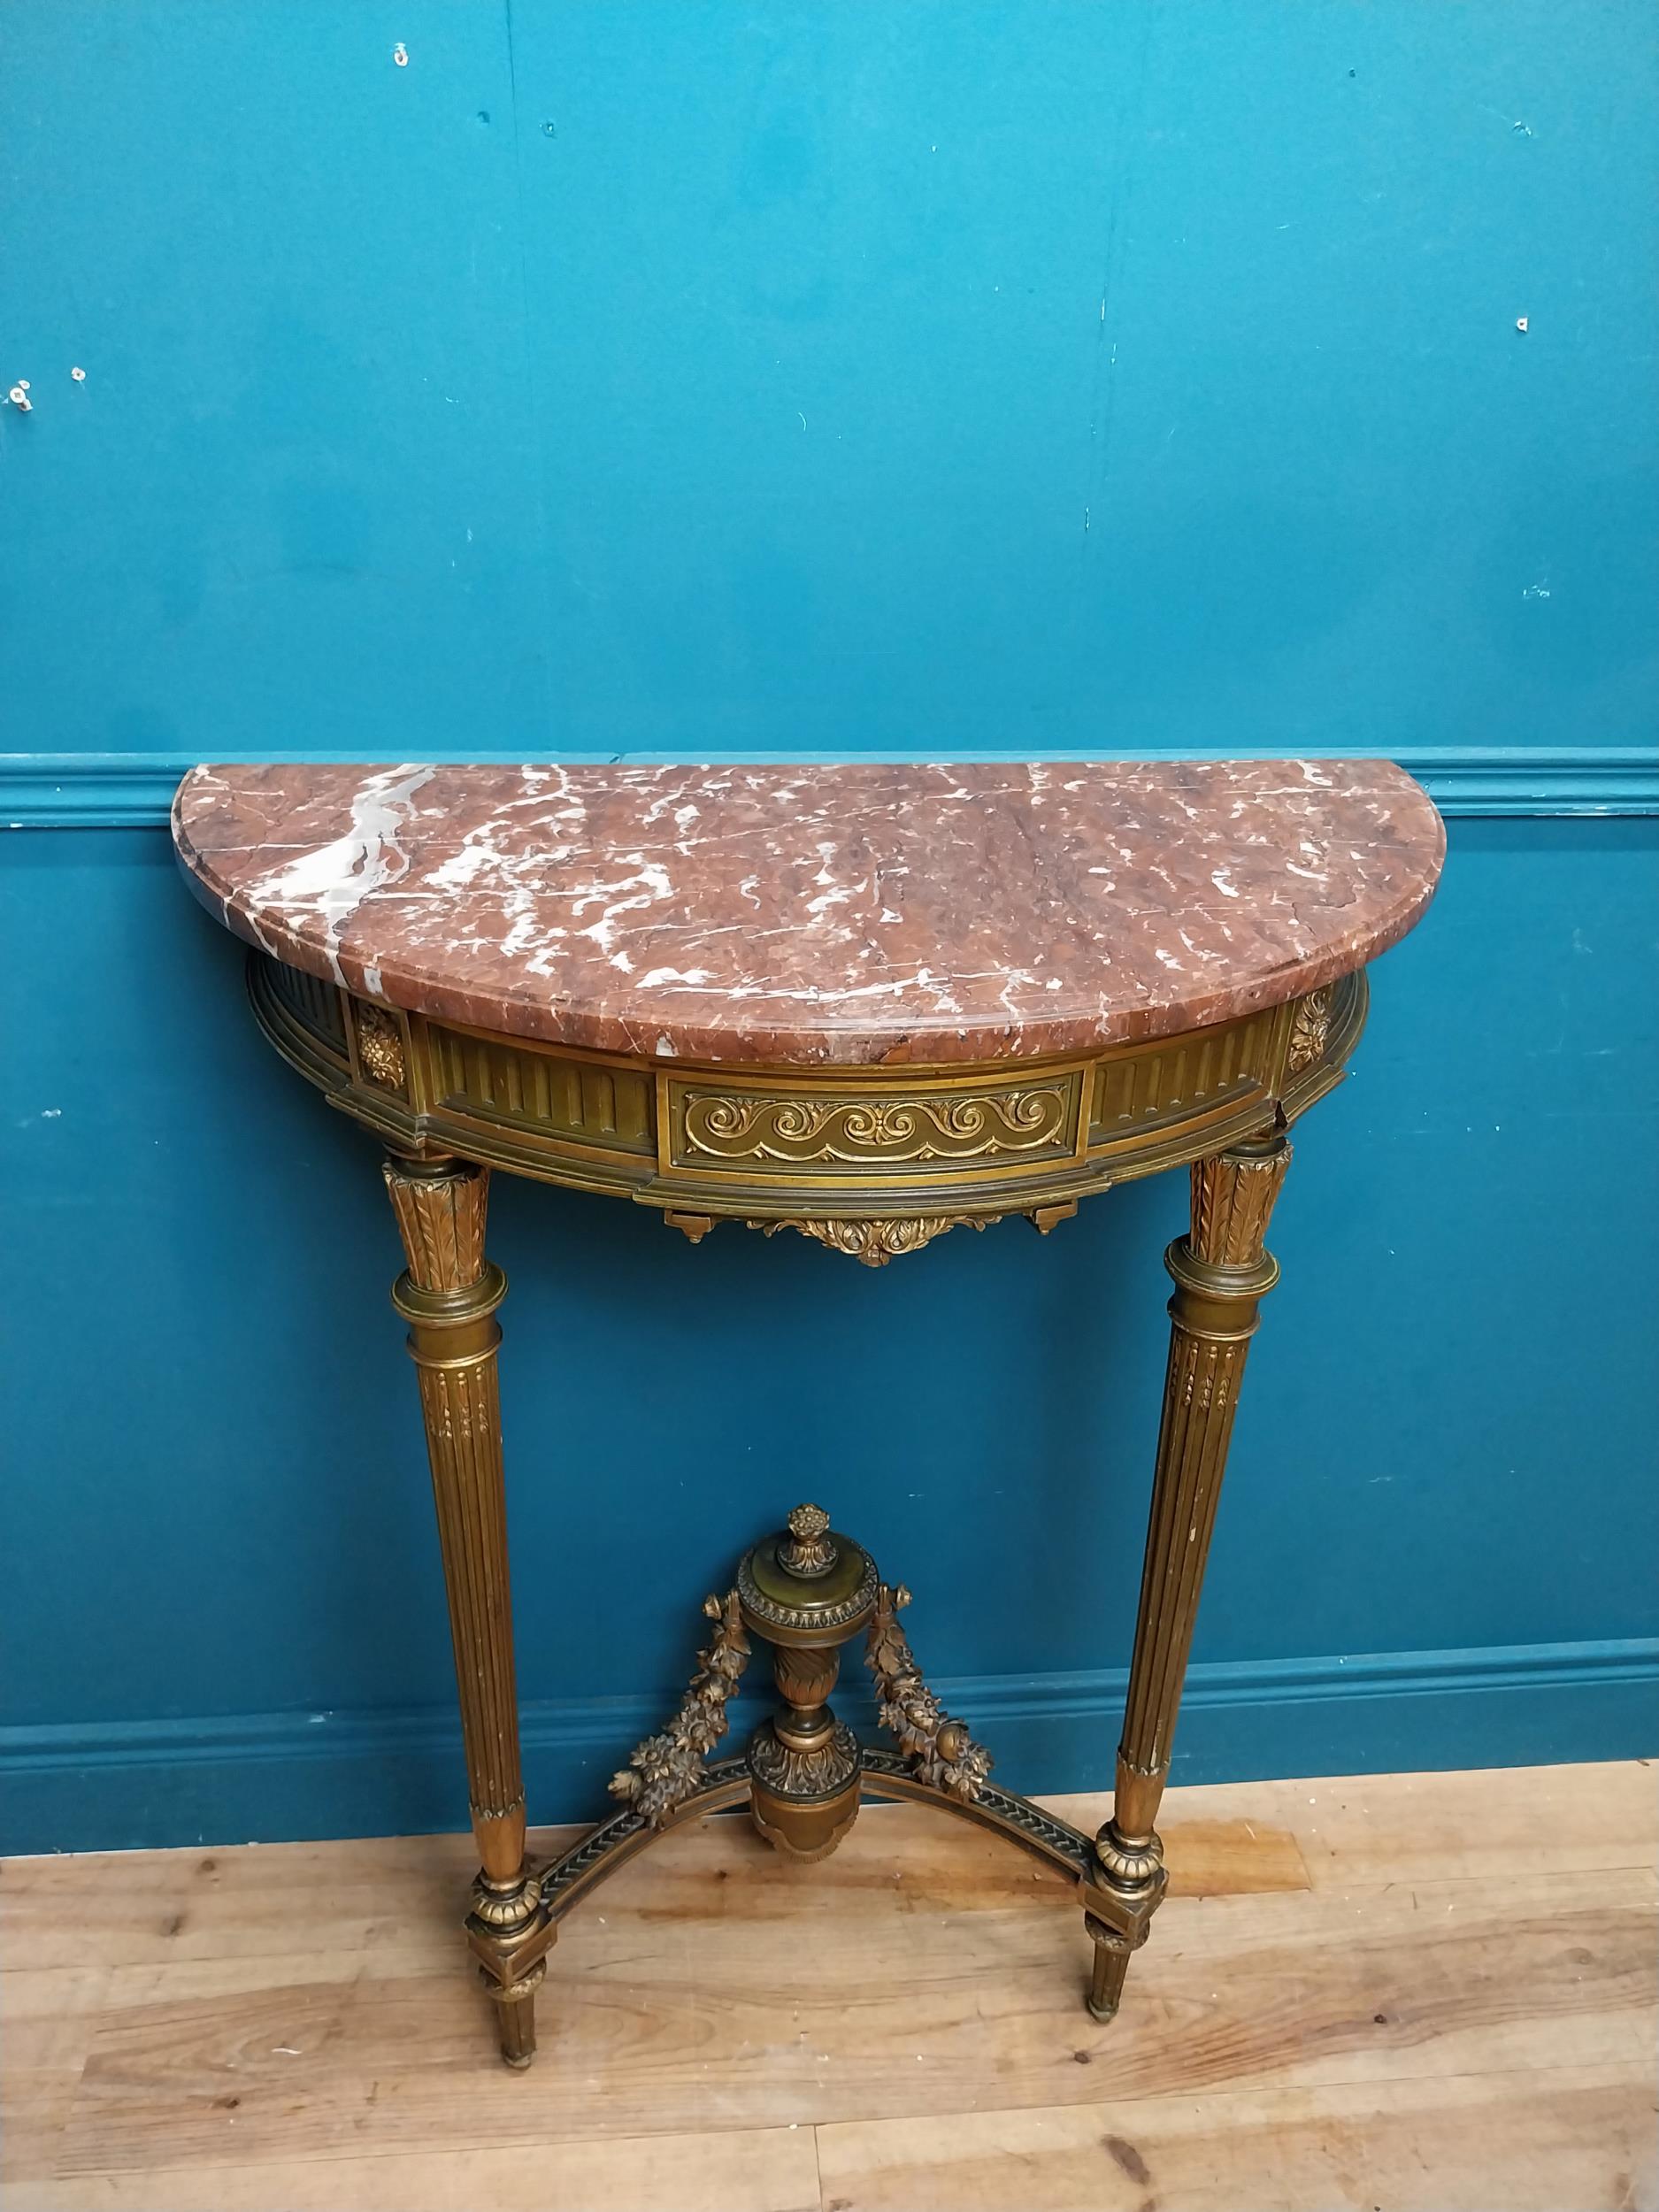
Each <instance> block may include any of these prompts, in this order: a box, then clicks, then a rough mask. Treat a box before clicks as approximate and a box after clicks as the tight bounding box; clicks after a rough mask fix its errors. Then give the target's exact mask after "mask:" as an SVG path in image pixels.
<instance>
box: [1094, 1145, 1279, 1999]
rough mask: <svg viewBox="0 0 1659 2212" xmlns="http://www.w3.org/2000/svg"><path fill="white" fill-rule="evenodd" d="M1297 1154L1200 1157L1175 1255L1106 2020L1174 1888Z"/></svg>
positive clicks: (1101, 1953)
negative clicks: (1276, 1210)
mask: <svg viewBox="0 0 1659 2212" xmlns="http://www.w3.org/2000/svg"><path fill="white" fill-rule="evenodd" d="M1289 1161H1290V1147H1289V1145H1288V1144H1287V1143H1286V1141H1285V1139H1284V1137H1283V1136H1282V1135H1274V1136H1271V1137H1266V1138H1263V1139H1262V1140H1260V1141H1255V1142H1251V1143H1248V1144H1240V1145H1236V1146H1234V1147H1233V1149H1232V1150H1230V1151H1227V1152H1223V1153H1219V1154H1217V1156H1216V1157H1215V1158H1213V1159H1210V1160H1200V1161H1198V1162H1196V1163H1195V1164H1194V1167H1193V1171H1192V1174H1193V1199H1192V1206H1193V1212H1192V1227H1191V1230H1190V1231H1189V1233H1187V1235H1186V1236H1184V1237H1179V1238H1178V1239H1177V1240H1176V1241H1175V1242H1174V1243H1173V1244H1172V1245H1171V1247H1170V1248H1169V1251H1168V1253H1167V1254H1166V1255H1165V1257H1164V1264H1165V1265H1166V1266H1167V1267H1168V1269H1169V1271H1170V1273H1171V1275H1172V1276H1173V1277H1174V1279H1175V1295H1174V1296H1173V1297H1172V1298H1171V1301H1170V1320H1171V1333H1170V1361H1169V1369H1168V1372H1167V1375H1166V1378H1165V1381H1164V1419H1163V1425H1162V1427H1161V1428H1160V1430H1159V1432H1158V1458H1157V1471H1156V1476H1155V1478H1154V1481H1153V1490H1152V1514H1151V1520H1150V1523H1149V1525H1148V1531H1147V1553H1146V1565H1145V1568H1144V1570H1143V1571H1142V1574H1141V1607H1140V1611H1139V1614H1138V1615H1137V1617H1136V1620H1135V1645H1134V1656H1133V1660H1132V1661H1131V1663H1130V1670H1129V1695H1128V1701H1127V1704H1126V1706H1125V1713H1124V1732H1123V1740H1122V1741H1121V1743H1120V1744H1119V1745H1118V1786H1117V1790H1116V1793H1115V1794H1114V1797H1113V1800H1112V1814H1111V1818H1110V1820H1109V1821H1108V1822H1107V1823H1106V1825H1105V1826H1104V1827H1103V1828H1102V1830H1101V1832H1100V1833H1099V1835H1098V1836H1097V1837H1096V1838H1095V1841H1094V1867H1093V1870H1092V1875H1093V1878H1092V1879H1091V1880H1089V1881H1087V1882H1086V1883H1085V1885H1084V1893H1085V1902H1086V1905H1087V1922H1086V1924H1087V1929H1088V1932H1089V1934H1090V1935H1091V1936H1092V1937H1093V1938H1094V1975H1093V1978H1092V1981H1091V1984H1090V1988H1089V1996H1088V2006H1089V2010H1090V2011H1091V2012H1092V2013H1094V2016H1095V2017H1096V2018H1097V2019H1101V2020H1109V2019H1110V2018H1111V2016H1112V2015H1113V2014H1114V2013H1115V2012H1116V2011H1117V2009H1118V2000H1119V1998H1120V1997H1121V1995H1122V1993H1123V1985H1124V1977H1125V1973H1126V1972H1127V1970H1128V1965H1129V1958H1130V1954H1131V1953H1132V1952H1133V1951H1134V1950H1135V1949H1137V1948H1138V1947H1139V1946H1140V1945H1141V1944H1142V1943H1144V1942H1145V1941H1146V1936H1147V1926H1148V1922H1149V1921H1150V1919H1151V1916H1152V1914H1153V1913H1154V1911H1155V1910H1156V1908H1157V1905H1158V1903H1159V1901H1160V1900H1161V1899H1162V1897H1163V1894H1164V1847H1163V1845H1162V1844H1161V1843H1160V1842H1159V1840H1158V1836H1157V1832H1156V1828H1155V1826H1154V1822H1155V1821H1156V1817H1157V1809H1158V1801H1159V1799H1160V1798H1161V1797H1162V1796H1163V1794H1164V1783H1165V1782H1166V1781H1167V1780H1168V1778H1169V1771H1170V1741H1171V1737H1172V1736H1173V1734H1174V1732H1175V1716H1176V1713H1177V1711H1178V1710H1179V1706H1180V1701H1181V1684H1182V1681H1183V1679H1184V1678H1185V1676H1186V1673H1187V1653H1188V1652H1189V1651H1190V1649H1191V1648H1192V1641H1193V1624H1194V1620H1195V1619H1196V1617H1197V1614H1198V1594H1199V1590H1200V1588H1201V1587H1202V1583H1203V1578H1204V1562H1205V1559H1206V1557H1207V1555H1208V1554H1209V1550H1210V1530H1211V1529H1212V1527H1213V1526H1214V1525H1215V1517H1216V1501H1217V1497H1218V1496H1219V1495H1220V1491H1221V1477H1222V1471H1223V1469H1224V1468H1225V1465H1226V1460H1227V1445H1228V1442H1229V1440H1230V1439H1231V1437H1232V1434H1233V1410H1234V1408H1235V1406H1236V1405H1237V1402H1238V1394H1239V1383H1240V1378H1241V1377H1242V1375H1243V1372H1244V1360H1245V1354H1246V1352H1247V1351H1248V1348H1249V1341H1250V1339H1251V1337H1252V1336H1253V1335H1254V1334H1255V1333H1256V1321H1257V1311H1258V1308H1259V1306H1260V1303H1261V1301H1262V1299H1263V1296H1264V1295H1265V1294H1266V1293H1267V1292H1268V1291H1270V1290H1271V1288H1272V1286H1273V1285H1274V1283H1275V1282H1276V1281H1277V1280H1278V1279H1279V1269H1278V1267H1277V1265H1276V1264H1275V1263H1274V1262H1273V1260H1272V1259H1271V1257H1270V1256H1269V1255H1268V1253H1267V1251H1266V1249H1265V1247H1264V1243H1263V1239H1264V1238H1265V1236H1266V1233H1267V1223H1268V1217H1269V1215H1270V1214H1271V1212H1272V1210H1273V1201H1274V1200H1275V1199H1276V1198H1277V1197H1278V1195H1279V1186H1280V1184H1281V1183H1282V1182H1283V1181H1284V1179H1285V1170H1286V1166H1287V1165H1288V1164H1289Z"/></svg>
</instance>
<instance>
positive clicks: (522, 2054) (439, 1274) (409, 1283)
mask: <svg viewBox="0 0 1659 2212" xmlns="http://www.w3.org/2000/svg"><path fill="white" fill-rule="evenodd" d="M386 1187H387V1189H388V1192H389V1194H390V1195H391V1201H392V1208H393V1211H394V1212H395V1213H396V1217H397V1226H398V1231H399V1233H400V1234H401V1236H402V1238H403V1252H404V1255H405V1256H406V1258H407V1260H408V1263H409V1265H408V1270H407V1271H406V1272H405V1273H404V1274H403V1275H402V1276H401V1277H400V1278H399V1279H398V1281H397V1283H396V1286H395V1287H394V1289H393V1292H392V1303H393V1304H394V1305H395V1306H396V1309H397V1310H398V1312H399V1313H401V1314H402V1315H403V1317H404V1319H405V1320H406V1321H407V1322H408V1323H409V1350H410V1354H411V1357H412V1358H413V1360H414V1362H415V1364H416V1367H417V1369H418V1370H419V1377H420V1407H421V1413H422V1416H423V1417H424V1419H425V1422H426V1451H427V1455H428V1457H429V1458H430V1460H431V1463H432V1490H433V1497H434V1501H435V1502H436V1505H437V1510H438V1539H439V1543H440V1546H441V1548H442V1554H443V1574H444V1582H445V1585H446V1587H447V1589H448V1593H449V1632H450V1636H451V1638H452V1640H453V1642H454V1645H455V1674H456V1682H457V1687H458V1689H459V1692H460V1704H461V1731H462V1736H463V1739H464V1741H465V1749H466V1772H467V1785H468V1796H469V1799H470V1801H471V1805H472V1832H473V1834H474V1836H475V1837H476V1839H477V1841H478V1852H479V1857H480V1861H481V1867H480V1873H479V1876H478V1879H477V1881H476V1883H475V1884H474V1885H473V1892H472V1913H471V1915H470V1916H469V1920H468V1927H469V1930H470V1932H471V1933H472V1937H473V1939H474V1947H475V1948H476V1949H478V1950H479V1951H480V1955H482V1956H483V1957H484V1958H485V1959H486V1960H487V1961H488V1962H489V1963H487V1965H486V1967H485V1979H486V1982H487V1984H488V1986H489V1988H490V1993H491V1994H492V1996H494V1997H495V2001H496V2004H497V2007H498V2008H499V2016H500V2020H501V2029H502V2055H503V2057H504V2058H505V2059H506V2060H507V2062H508V2063H509V2064H510V2065H518V2066H527V2065H528V2064H529V2062H530V2059H531V2056H532V2055H533V2053H534V2049H535V2026H534V2002H535V1999H534V1986H535V1983H536V1982H537V1981H539V1980H540V1978H541V1972H542V1971H543V1969H542V1968H541V1966H540V1965H538V1966H537V1967H536V1969H535V1970H534V1972H533V1973H530V1974H526V1975H520V1976H515V1974H514V1972H513V1970H512V1966H511V1954H512V1951H513V1948H514V1945H515V1943H516V1941H517V1940H518V1939H519V1938H520V1937H521V1936H522V1935H523V1933H524V1932H525V1931H526V1929H527V1928H529V1927H530V1926H531V1925H532V1924H534V1921H535V1918H536V1912H537V1906H538V1902H539V1899H538V1892H537V1886H536V1883H535V1880H534V1877H533V1876H532V1875H530V1873H529V1872H528V1870H527V1869H526V1863H525V1850H524V1839H525V1804H524V1780H523V1776H522V1774H521V1771H520V1769H519V1762H518V1690H517V1686H516V1684H515V1681H514V1678H513V1655H512V1601H511V1593H510V1590H509V1587H508V1579H507V1509H506V1496H505V1491H504V1488H503V1478H502V1448H501V1404H500V1397H499V1393H498V1389H497V1384H496V1374H495V1351H496V1347H497V1346H498V1345H499V1343H500V1342H501V1330H500V1327H499V1325H497V1323H496V1320H495V1309H496V1307H497V1306H499V1305H500V1303H501V1302H502V1300H503V1297H505V1295H506V1293H507V1280H506V1278H505V1276H503V1273H502V1271H501V1270H500V1269H499V1268H498V1267H495V1266H494V1265H493V1264H492V1263H490V1262H489V1261H488V1260H487V1259H486V1258H485V1257H484V1217H485V1211H486V1208H487V1205H488V1195H489V1171H488V1169H487V1168H481V1167H475V1166H473V1165H472V1164H469V1163H467V1162H465V1161H459V1160H452V1159H441V1160H437V1161H431V1162H426V1161H420V1162H417V1161H411V1160H403V1159H389V1160H388V1162H387V1163H386Z"/></svg>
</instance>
